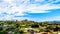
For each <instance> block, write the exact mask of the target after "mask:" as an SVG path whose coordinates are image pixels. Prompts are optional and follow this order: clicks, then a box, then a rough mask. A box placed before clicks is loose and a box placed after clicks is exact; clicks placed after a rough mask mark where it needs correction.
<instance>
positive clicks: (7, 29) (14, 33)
mask: <svg viewBox="0 0 60 34" xmlns="http://www.w3.org/2000/svg"><path fill="white" fill-rule="evenodd" d="M31 29H32V30H33V32H34V33H36V34H59V33H60V22H34V21H28V20H27V19H26V20H21V21H18V20H16V21H10V20H6V21H0V34H30V33H31V32H30V30H31Z"/></svg>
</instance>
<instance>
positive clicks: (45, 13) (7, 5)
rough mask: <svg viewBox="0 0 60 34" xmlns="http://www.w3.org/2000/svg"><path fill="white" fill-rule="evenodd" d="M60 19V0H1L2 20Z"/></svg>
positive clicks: (0, 12)
mask: <svg viewBox="0 0 60 34" xmlns="http://www.w3.org/2000/svg"><path fill="white" fill-rule="evenodd" d="M24 19H28V20H31V21H39V22H41V21H60V0H0V20H24Z"/></svg>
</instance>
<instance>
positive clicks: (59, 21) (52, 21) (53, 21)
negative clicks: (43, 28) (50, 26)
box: [48, 21, 60, 23]
mask: <svg viewBox="0 0 60 34" xmlns="http://www.w3.org/2000/svg"><path fill="white" fill-rule="evenodd" d="M48 22H50V23H60V21H48Z"/></svg>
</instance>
